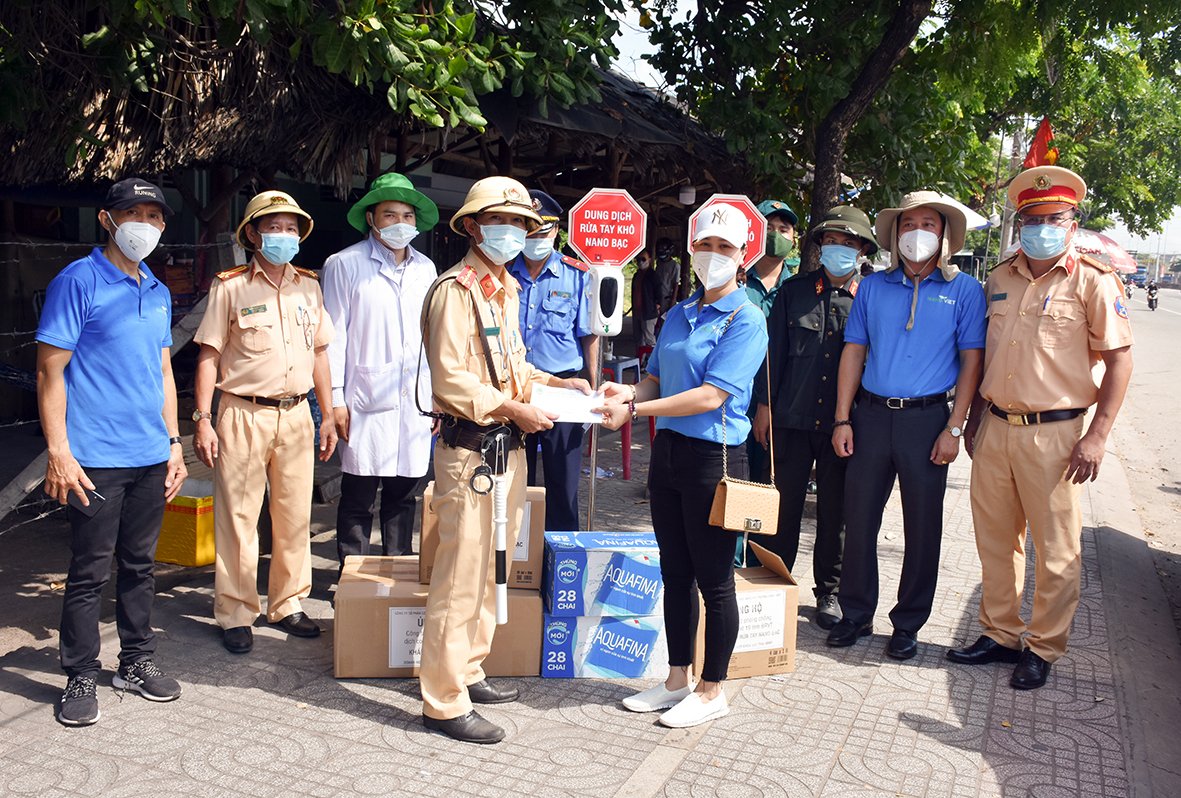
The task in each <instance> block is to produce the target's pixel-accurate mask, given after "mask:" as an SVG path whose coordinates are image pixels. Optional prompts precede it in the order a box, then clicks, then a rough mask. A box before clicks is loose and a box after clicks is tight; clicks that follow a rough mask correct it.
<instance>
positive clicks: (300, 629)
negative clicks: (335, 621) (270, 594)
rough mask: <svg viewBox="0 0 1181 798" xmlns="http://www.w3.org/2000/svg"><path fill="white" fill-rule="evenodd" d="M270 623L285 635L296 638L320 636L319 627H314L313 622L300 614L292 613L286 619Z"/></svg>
mask: <svg viewBox="0 0 1181 798" xmlns="http://www.w3.org/2000/svg"><path fill="white" fill-rule="evenodd" d="M270 623H271V624H272V625H273V626H278V627H279V628H280V629H282V630H283V631H284V632H286V633H287V634H289V635H295V636H296V637H319V636H320V627H319V626H316V624H315V622H314V621H312V619H311V618H309V617H308V616H306V615H304V614H303V613H302V612H293V613H291V614H290V615H288V616H287V617H286V618H280V619H279V620H277V621H270Z"/></svg>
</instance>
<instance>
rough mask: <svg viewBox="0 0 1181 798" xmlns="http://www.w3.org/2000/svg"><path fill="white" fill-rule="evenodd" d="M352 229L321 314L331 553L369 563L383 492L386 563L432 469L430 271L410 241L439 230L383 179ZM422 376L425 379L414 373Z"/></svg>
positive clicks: (422, 208) (409, 193) (402, 544)
mask: <svg viewBox="0 0 1181 798" xmlns="http://www.w3.org/2000/svg"><path fill="white" fill-rule="evenodd" d="M348 220H349V224H351V225H352V226H353V227H355V228H356V229H357V230H359V231H361V232H363V233H367V236H366V238H365V239H364V240H363V241H360V242H359V243H356V244H353V245H352V246H351V247H348V248H347V249H344V250H342V251H340V252H338V253H336V254H335V255H332V256H331V257H329V258H328V260H327V261H326V262H325V264H324V274H323V279H322V281H321V282H322V283H323V287H324V304H325V306H326V307H327V309H328V313H329V314H330V315H331V317H332V323H333V326H334V327H335V328H336V330H337V336H336V338H335V339H334V340H333V341H332V343H331V344H330V345H329V347H328V359H329V363H330V364H331V367H332V412H333V415H334V416H335V419H336V426H337V429H338V431H339V434H340V456H341V470H342V471H343V474H342V475H341V483H340V506H339V508H338V510H337V515H336V549H337V554H338V555H339V557H340V565H341V568H343V567H344V560H345V557H347V556H349V555H351V554H361V555H364V554H368V553H369V536H370V534H371V531H372V524H373V506H374V503H375V501H376V498H377V489H378V487H379V486H380V487H381V512H380V522H381V544H382V554H383V555H386V556H392V555H398V554H410V553H412V548H411V546H412V544H411V538H412V536H413V533H414V508H415V493H416V490H417V488H418V485H419V482H420V480H421V479H422V477H423V476H424V475H425V474H426V470H427V466H428V462H429V459H430V439H431V420H430V418H428V417H426V416H423V415H421V414H420V413H419V411H418V406H417V405H418V403H417V402H416V401H415V390H416V389H417V391H418V395H419V397H421V398H422V405H423V407H426V408H429V406H430V401H431V399H430V397H431V382H430V373H429V372H428V370H427V366H426V359H425V358H423V359H421V360H420V358H419V348H420V345H421V332H420V328H419V317H420V315H421V312H422V303H423V300H424V299H425V298H426V293H427V289H429V288H430V286H431V283H433V282H434V280H435V277H436V276H437V274H436V270H435V264H434V263H433V262H432V261H431V260H430V258H428V257H426V256H425V255H423V254H422V253H420V252H418V251H416V250H415V249H414V248H413V247H411V246H410V241H411V240H412V239H413V238H414V237H415V236H417V235H418V234H419V233H421V232H426V231H427V230H430V229H431V228H432V227H434V226H435V224H436V223H438V221H439V209H438V207H436V205H435V203H434V202H432V201H431V200H430V199H429V198H428V197H426V196H425V195H424V194H422V193H420V192H418V191H416V190H415V189H414V186H413V185H412V184H411V182H410V180H409V179H408V178H406V177H403V176H402V175H399V174H394V173H390V174H384V175H382V176H381V177H379V178H377V179H376V180H375V181H373V184H372V185H371V186H370V188H369V193H367V194H366V195H365V196H364V197H362V198H361V200H360V201H359V202H358V203H357V204H356V205H354V206H353V207H352V209H351V210H350V211H349V214H348ZM420 369H421V373H420Z"/></svg>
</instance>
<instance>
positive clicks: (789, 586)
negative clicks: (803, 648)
mask: <svg viewBox="0 0 1181 798" xmlns="http://www.w3.org/2000/svg"><path fill="white" fill-rule="evenodd" d="M751 548H752V549H753V550H754V552H755V555H756V556H757V557H758V558H759V562H760V563H762V566H761V567H758V568H739V569H737V570H735V571H734V589H735V591H736V593H737V594H738V642H737V644H736V645H735V646H734V654H733V655H732V656H731V657H730V665H729V669H728V673H727V678H729V679H745V678H747V677H749V676H767V675H770V674H773V673H790V672H792V671H794V670H795V669H796V625H797V622H798V620H797V617H796V616H797V613H798V610H799V603H800V588H799V585H797V584H796V580H795V579H794V578H792V575H791V572H790V571H788V570H787V566H786V565H784V563H783V560H782V559H780V558H779V557H778V556H777V555H775V554H773V553H771V552H770V551H768V550H767V549H765V548H763V547H762V546H760V545H759V544H757V543H751ZM701 619H702V622H701V623H699V624H698V626H697V646H696V649H695V655H694V657H693V663H694V668H693V670H694V671H695V672H696V673H701V664H702V659H703V658H704V656H705V623H704V620H705V612H704V610H703V611H702V612H701Z"/></svg>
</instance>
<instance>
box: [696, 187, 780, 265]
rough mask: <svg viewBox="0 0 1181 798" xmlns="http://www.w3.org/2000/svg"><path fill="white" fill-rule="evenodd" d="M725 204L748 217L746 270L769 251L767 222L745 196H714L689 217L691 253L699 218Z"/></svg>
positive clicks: (744, 260) (744, 263) (743, 262)
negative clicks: (694, 230) (715, 206)
mask: <svg viewBox="0 0 1181 798" xmlns="http://www.w3.org/2000/svg"><path fill="white" fill-rule="evenodd" d="M723 202H724V203H725V204H727V205H733V206H734V207H735V208H737V209H738V210H740V211H742V215H743V216H745V217H746V257H745V258H744V259H743V261H742V268H744V269H745V268H747V267H749V266H750V265H751V264H752V263H754V262H755V261H757V260H758V259H759V258H761V257H763V255H764V253H766V251H767V220H766V218H764V217H763V214H761V213H759V210H758V208H756V207H755V204H754V203H753V202H751V201H750V199H749V198H747V197H746V196H745V195H743V194H714V195H713V196H712V197H710V198H709V199H707V200H706V201H705V202H703V203H701V207H700V208H698V209H697V210H695V211H693V215H692V216H690V217H689V251H690V252H692V251H693V228H694V227H695V226H696V225H697V217H699V216H701V214H703V213H705V212H706V211H708V210H709V208H711V207H712V206H714V205H717V204H719V203H723Z"/></svg>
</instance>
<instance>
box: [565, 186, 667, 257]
mask: <svg viewBox="0 0 1181 798" xmlns="http://www.w3.org/2000/svg"><path fill="white" fill-rule="evenodd" d="M569 223H570V226H569V228H568V229H569V231H570V246H572V247H574V250H575V251H576V252H577V253H578V254H579V256H581V257H582V259H583V260H584V261H586V263H587V264H589V265H591V266H596V265H599V266H622V265H623V264H625V263H627V262H628V261H629V260H631V259H632V258H633V257H635V256H636V254H637V253H639V251H640V250H642V249H643V248H644V240H645V238H646V236H647V232H648V214H646V213H644V209H643V208H641V207H640V205H639V203H637V202H636V201H635V200H634V199H632V198H631V194H628V193H627V192H626V191H624V190H623V189H621V188H592V189H591V190H590V192H588V193H587V195H586V196H585V197H583V198H582V199H580V200H579V201H578V203H577V204H576V205H575V206H574V207H573V208H571V209H570V215H569Z"/></svg>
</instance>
